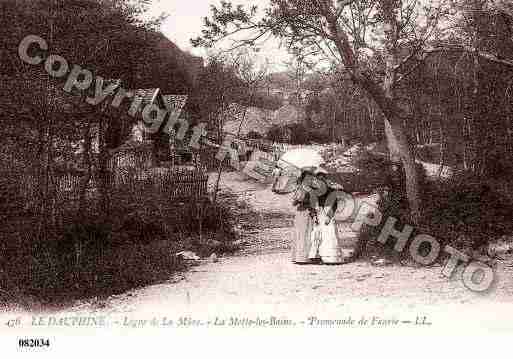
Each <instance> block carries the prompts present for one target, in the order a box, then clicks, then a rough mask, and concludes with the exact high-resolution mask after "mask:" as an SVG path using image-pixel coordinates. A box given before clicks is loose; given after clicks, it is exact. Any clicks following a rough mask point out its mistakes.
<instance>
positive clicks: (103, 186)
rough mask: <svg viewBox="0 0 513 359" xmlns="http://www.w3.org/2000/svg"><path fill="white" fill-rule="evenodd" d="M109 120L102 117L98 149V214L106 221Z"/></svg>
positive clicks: (107, 206) (107, 214) (107, 207)
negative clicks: (106, 135) (107, 135)
mask: <svg viewBox="0 0 513 359" xmlns="http://www.w3.org/2000/svg"><path fill="white" fill-rule="evenodd" d="M106 120H107V119H106V118H105V117H102V118H101V119H100V123H99V129H98V147H99V148H98V149H99V152H100V158H99V159H100V161H99V177H100V203H99V210H98V212H99V213H100V214H101V217H102V218H103V219H104V220H106V219H107V218H108V217H109V198H108V197H109V191H108V187H109V182H110V181H109V171H108V168H107V167H108V153H107V145H106V138H105V134H106V128H107V121H106Z"/></svg>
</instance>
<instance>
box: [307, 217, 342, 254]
mask: <svg viewBox="0 0 513 359" xmlns="http://www.w3.org/2000/svg"><path fill="white" fill-rule="evenodd" d="M325 221H326V217H325V216H324V215H322V214H321V215H319V224H318V225H316V226H315V228H314V231H313V234H312V246H311V248H310V253H309V257H316V256H318V257H320V258H321V260H322V262H323V263H327V264H340V263H344V254H343V251H342V247H341V245H340V242H339V239H338V236H337V229H336V226H335V221H334V220H331V222H329V223H328V224H326V222H325Z"/></svg>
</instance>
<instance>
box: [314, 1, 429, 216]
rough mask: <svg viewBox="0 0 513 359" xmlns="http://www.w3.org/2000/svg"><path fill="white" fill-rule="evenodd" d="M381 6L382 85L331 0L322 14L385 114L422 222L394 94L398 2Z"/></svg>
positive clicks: (349, 65)
mask: <svg viewBox="0 0 513 359" xmlns="http://www.w3.org/2000/svg"><path fill="white" fill-rule="evenodd" d="M380 5H381V8H382V10H383V14H384V18H385V33H386V40H385V41H386V46H385V48H386V51H385V52H386V53H385V58H386V74H385V81H384V85H383V86H382V87H381V86H379V85H378V83H377V82H376V80H375V79H374V78H372V77H371V75H370V74H369V73H368V72H366V71H365V70H363V69H362V68H361V67H360V66H359V65H358V62H357V59H356V58H355V54H354V51H353V48H352V47H351V44H350V41H349V38H348V36H347V34H346V33H345V32H344V31H343V30H342V29H341V28H340V26H339V24H338V22H337V17H336V15H335V13H334V12H333V11H332V9H331V8H330V6H329V5H328V3H324V8H323V13H324V15H325V17H326V20H327V21H328V25H329V28H330V32H331V35H332V36H333V40H334V42H335V45H336V47H337V50H338V52H339V54H340V56H341V58H342V62H343V63H344V67H345V69H346V70H347V71H349V74H350V76H351V79H352V80H353V82H355V83H356V84H357V85H358V86H359V87H360V88H362V89H364V90H365V91H366V92H367V94H368V95H369V96H370V97H371V98H372V99H373V100H374V101H375V102H376V104H377V105H378V107H379V108H380V109H381V111H382V112H383V115H384V116H385V133H386V136H387V142H388V145H389V151H390V158H391V159H392V160H393V161H399V160H400V161H401V162H402V165H403V168H404V172H405V176H406V181H405V182H406V193H407V197H408V203H409V209H410V219H411V222H412V224H414V225H417V224H419V223H420V218H421V210H420V194H419V182H418V173H417V170H416V165H415V157H414V152H413V149H412V147H411V145H410V141H409V139H408V136H407V134H406V129H405V128H404V125H403V120H402V118H401V117H402V116H401V113H402V111H401V109H400V108H399V106H398V104H397V101H396V98H395V97H394V84H395V70H394V67H395V65H396V64H397V36H398V31H399V30H398V24H397V19H396V10H397V5H396V2H395V1H392V0H381V2H380Z"/></svg>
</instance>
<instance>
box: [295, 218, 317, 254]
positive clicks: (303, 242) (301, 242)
mask: <svg viewBox="0 0 513 359" xmlns="http://www.w3.org/2000/svg"><path fill="white" fill-rule="evenodd" d="M313 230H314V220H313V218H312V217H311V216H310V214H309V213H308V211H297V212H296V216H295V218H294V233H293V234H294V235H293V238H292V262H294V263H308V262H310V261H311V258H310V257H309V253H310V250H311V248H312V233H313Z"/></svg>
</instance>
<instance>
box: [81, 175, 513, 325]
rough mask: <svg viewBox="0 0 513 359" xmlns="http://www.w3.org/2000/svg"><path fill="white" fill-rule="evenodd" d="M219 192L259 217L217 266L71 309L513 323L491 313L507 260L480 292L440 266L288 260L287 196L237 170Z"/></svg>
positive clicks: (506, 293) (505, 289) (508, 294)
mask: <svg viewBox="0 0 513 359" xmlns="http://www.w3.org/2000/svg"><path fill="white" fill-rule="evenodd" d="M222 191H223V192H225V193H226V192H227V191H231V192H235V193H237V194H238V195H239V196H240V198H242V199H244V200H246V201H247V202H248V203H249V205H250V206H251V208H252V209H253V211H254V213H256V214H257V215H254V217H253V220H254V221H253V222H258V223H259V225H261V226H262V228H260V229H259V230H255V229H253V230H251V231H248V233H246V234H244V236H243V239H244V241H245V242H246V243H247V246H246V247H245V249H244V250H243V251H242V252H241V253H239V254H237V255H235V256H229V257H221V258H220V259H219V261H218V262H215V263H214V262H212V261H209V260H204V261H203V262H201V263H200V264H199V265H197V266H194V267H192V268H190V270H189V271H187V272H185V273H182V274H178V275H177V276H176V278H172V279H170V281H169V282H167V283H163V284H159V285H155V286H151V287H146V288H143V289H139V290H135V291H133V292H131V293H125V294H123V295H120V296H116V297H111V298H109V299H108V300H106V301H101V302H95V303H86V304H82V305H80V306H77V307H75V308H73V309H72V311H73V312H82V311H83V312H87V313H91V312H92V313H104V314H113V315H116V314H123V313H124V314H126V313H130V314H131V315H142V313H146V314H149V313H152V314H155V313H170V312H172V313H189V315H194V316H196V317H201V316H202V315H203V316H207V317H209V318H212V316H213V315H215V316H218V315H221V314H219V313H226V314H227V315H228V314H229V313H232V314H233V313H246V314H247V315H249V314H248V313H253V314H254V315H262V313H273V315H288V316H291V315H294V314H297V315H299V316H301V315H303V316H307V315H311V314H312V313H316V315H321V313H325V315H330V316H333V315H342V314H343V313H353V314H354V313H365V314H366V315H369V313H377V314H376V315H380V316H396V317H397V316H398V317H400V318H403V319H404V321H405V322H406V323H407V322H409V321H415V320H416V318H417V316H418V315H419V313H429V315H430V316H431V317H430V318H431V319H430V320H431V321H433V325H435V324H436V325H439V326H440V327H443V328H445V329H447V328H450V327H451V326H455V327H458V328H460V329H461V326H462V321H463V322H464V323H466V322H468V324H465V325H463V327H466V328H470V327H471V326H476V327H479V328H495V329H504V328H511V327H513V324H511V323H513V322H512V321H511V318H510V317H511V316H512V315H513V314H512V315H510V314H508V313H513V311H511V310H508V311H502V310H501V317H500V318H501V320H497V319H494V318H497V317H496V316H495V315H494V314H493V313H494V312H497V313H498V312H499V307H500V306H501V305H508V304H507V303H508V302H510V301H511V298H513V276H512V274H513V268H512V267H510V266H508V263H502V264H501V266H500V267H499V269H498V271H497V281H496V284H495V286H494V288H493V289H492V290H490V291H489V292H488V293H486V294H476V293H473V292H471V291H470V290H468V289H467V288H465V286H464V285H463V284H462V282H461V281H460V276H459V275H455V276H454V277H453V278H452V279H448V278H446V277H444V276H443V275H442V274H441V270H442V268H441V267H440V266H433V267H429V268H426V267H405V266H398V265H389V266H383V267H378V266H373V265H371V264H369V263H367V262H364V261H359V262H354V263H348V264H344V265H340V266H326V265H305V266H299V265H294V264H292V263H291V262H290V260H289V253H288V250H287V248H288V243H289V241H290V232H291V231H290V224H291V215H292V208H291V206H290V199H289V198H287V197H282V196H277V195H275V194H273V193H272V192H271V191H270V190H269V188H268V186H264V185H260V184H258V183H255V182H248V181H246V180H244V179H243V178H242V177H240V176H239V175H237V174H226V175H224V177H223V182H222ZM257 217H259V218H257ZM241 221H243V219H241ZM265 223H268V224H269V226H267V227H266V226H264V224H265ZM348 238H351V236H348ZM191 313H192V314H191ZM308 313H310V314H308ZM362 315H363V314H362ZM372 315H374V314H372ZM305 318H306V317H305ZM455 318H457V319H455ZM478 318H479V319H478ZM405 325H408V324H405ZM483 325H484V327H483Z"/></svg>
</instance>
